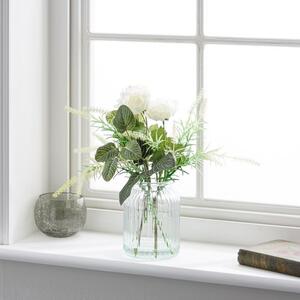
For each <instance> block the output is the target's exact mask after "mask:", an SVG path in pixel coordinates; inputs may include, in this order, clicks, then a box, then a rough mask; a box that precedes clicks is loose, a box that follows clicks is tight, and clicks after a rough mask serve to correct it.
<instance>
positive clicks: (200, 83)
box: [196, 0, 204, 202]
mask: <svg viewBox="0 0 300 300" xmlns="http://www.w3.org/2000/svg"><path fill="white" fill-rule="evenodd" d="M203 25H204V21H203V0H197V40H198V46H197V95H199V94H200V93H201V92H202V90H203V66H204V57H203V50H204V43H203V36H204V34H203ZM202 147H203V132H199V134H198V140H197V148H198V149H200V148H202ZM196 180H197V184H196V189H197V191H196V193H197V194H196V198H197V202H199V201H203V199H204V193H203V165H202V166H201V167H200V170H198V171H197V173H196Z"/></svg>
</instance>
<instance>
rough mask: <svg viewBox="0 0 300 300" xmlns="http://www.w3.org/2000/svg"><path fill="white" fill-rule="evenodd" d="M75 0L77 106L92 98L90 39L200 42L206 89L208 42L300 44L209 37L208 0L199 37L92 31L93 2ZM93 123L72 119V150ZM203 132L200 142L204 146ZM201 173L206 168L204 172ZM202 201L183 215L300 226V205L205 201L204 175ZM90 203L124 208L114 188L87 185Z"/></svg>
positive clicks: (78, 160)
mask: <svg viewBox="0 0 300 300" xmlns="http://www.w3.org/2000/svg"><path fill="white" fill-rule="evenodd" d="M70 2H71V22H70V23H71V47H70V50H71V51H70V66H71V89H70V91H71V105H72V106H74V107H76V108H81V107H82V106H86V105H87V103H84V102H82V99H88V81H89V70H88V61H89V41H90V40H103V41H138V42H165V43H168V42H170V43H188V44H195V45H196V46H197V49H198V51H197V90H198V91H200V90H201V89H202V87H203V65H204V63H203V51H204V47H205V45H208V44H223V45H252V46H257V47H259V46H276V47H300V40H296V39H267V38H236V37H218V36H205V35H204V33H203V0H197V34H196V35H195V36H174V35H170V36H167V35H143V34H106V33H90V32H89V30H88V24H89V14H88V2H89V1H88V0H72V1H70ZM88 130H89V128H88V124H87V122H84V121H83V122H81V120H75V119H74V118H72V120H71V126H70V145H71V149H72V148H73V149H74V148H80V147H81V146H82V145H88V136H89V134H88ZM202 140H203V138H202V136H201V135H200V136H199V142H198V144H199V145H201V144H202ZM71 157H72V158H71V159H70V160H71V165H70V168H71V169H70V173H71V174H73V175H76V174H78V172H79V171H80V166H81V164H82V163H83V162H84V160H85V157H84V155H83V156H81V157H80V156H79V155H78V156H77V157H75V156H74V155H71ZM201 173H202V172H201ZM197 182H198V185H197V195H198V196H197V199H196V201H195V199H191V198H185V199H183V200H182V216H185V217H192V218H205V219H215V220H227V221H237V222H250V223H259V224H270V225H281V226H293V227H296V228H297V227H300V207H292V206H283V205H271V204H260V203H243V202H235V201H225V200H215V199H203V191H202V189H201V187H202V186H203V184H202V183H203V180H202V176H200V172H199V173H198V174H197ZM84 194H86V195H87V204H88V207H90V208H94V209H110V210H117V211H118V210H121V208H120V206H119V204H118V201H116V199H117V194H116V193H112V192H105V191H103V192H96V191H93V190H90V189H89V188H88V187H87V186H86V187H85V191H84Z"/></svg>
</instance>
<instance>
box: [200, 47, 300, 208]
mask: <svg viewBox="0 0 300 300" xmlns="http://www.w3.org/2000/svg"><path fill="white" fill-rule="evenodd" d="M299 78H300V49H298V48H285V47H253V46H217V45H210V46H207V47H206V49H205V88H206V92H207V98H208V104H207V114H206V121H207V132H206V143H211V142H213V144H214V145H215V146H219V145H220V146H223V147H224V151H226V153H227V154H229V155H235V156H240V157H246V158H251V159H254V160H256V161H257V162H259V163H260V166H252V165H250V164H246V163H242V162H238V161H236V162H232V161H229V160H227V161H225V166H220V167H218V166H214V165H209V164H206V166H205V172H204V175H205V176H204V180H205V197H206V198H210V199H222V200H234V201H248V202H259V203H272V204H283V205H295V206H299V205H300V189H299V170H300V156H299V153H300V138H299V128H300V118H299V115H300V89H299Z"/></svg>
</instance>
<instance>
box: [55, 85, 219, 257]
mask: <svg viewBox="0 0 300 300" xmlns="http://www.w3.org/2000/svg"><path fill="white" fill-rule="evenodd" d="M200 98H201V97H200ZM203 103H204V102H203V100H202V99H198V101H197V102H196V103H195V105H194V106H193V107H192V108H191V110H190V112H189V114H188V115H187V117H186V119H185V120H181V121H176V120H171V119H172V117H173V115H174V113H175V109H174V107H175V105H174V103H172V102H170V101H155V102H153V101H150V96H149V93H148V92H147V91H146V90H144V89H142V88H140V87H129V88H127V89H126V90H125V91H124V92H123V93H122V94H121V98H120V101H119V105H118V107H116V109H115V110H112V111H102V110H101V109H88V108H85V109H82V110H76V109H73V108H69V109H68V110H69V112H71V113H73V114H77V115H79V116H81V117H83V118H85V119H87V120H88V121H89V122H90V124H91V126H93V127H96V128H97V129H99V131H98V132H100V134H98V138H99V139H100V140H105V141H106V142H105V144H103V145H101V146H100V147H98V148H97V150H96V152H95V155H94V156H93V158H92V162H91V163H90V164H89V165H88V166H86V167H85V168H84V169H83V170H82V173H81V174H80V176H77V177H72V178H71V179H70V180H68V181H67V182H66V183H65V184H64V185H63V186H62V187H61V188H60V189H59V190H58V191H57V192H56V193H55V195H58V194H60V193H61V192H63V191H64V190H66V189H68V188H69V187H70V186H71V185H74V184H75V183H77V184H78V186H79V189H80V187H81V184H82V182H83V181H84V180H88V179H89V178H90V177H91V176H95V175H98V176H101V177H102V178H103V179H104V180H105V181H110V180H112V179H113V178H114V177H115V176H117V175H120V174H125V175H126V176H127V177H128V178H127V182H126V184H125V185H124V186H123V187H122V189H121V190H120V192H119V202H120V205H123V204H124V250H125V252H126V253H127V254H129V255H131V256H135V257H144V258H145V257H146V258H155V259H156V258H162V257H168V256H173V255H175V254H176V253H177V252H178V250H179V215H180V213H179V209H180V206H179V194H178V193H176V192H175V191H174V188H173V187H172V183H173V182H174V181H176V180H178V179H179V176H181V175H182V174H184V173H187V168H188V167H194V168H196V169H197V168H199V167H200V166H201V165H202V163H203V161H204V160H211V159H212V158H213V156H214V154H215V151H214V150H211V151H205V150H204V149H201V148H199V147H198V148H196V141H197V138H198V134H199V132H200V131H201V130H202V129H203V126H202V124H203V121H202V111H203ZM168 122H172V126H171V129H172V130H171V131H172V132H171V133H170V132H169V130H167V128H170V126H169V125H170V123H168Z"/></svg>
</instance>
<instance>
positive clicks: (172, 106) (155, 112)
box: [146, 100, 177, 121]
mask: <svg viewBox="0 0 300 300" xmlns="http://www.w3.org/2000/svg"><path fill="white" fill-rule="evenodd" d="M176 106H177V105H176V102H174V101H169V100H158V101H157V102H154V103H152V104H150V105H149V107H148V109H147V112H146V113H147V116H148V117H149V118H150V119H152V120H154V121H164V120H168V119H170V118H171V117H172V116H173V115H174V114H175V111H176Z"/></svg>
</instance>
